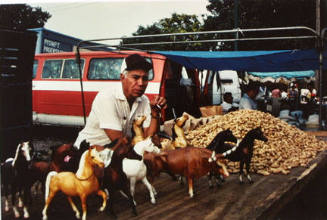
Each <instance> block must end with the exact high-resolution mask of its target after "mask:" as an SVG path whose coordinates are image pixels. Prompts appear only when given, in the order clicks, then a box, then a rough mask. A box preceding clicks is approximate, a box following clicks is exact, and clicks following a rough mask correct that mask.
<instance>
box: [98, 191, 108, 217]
mask: <svg viewBox="0 0 327 220" xmlns="http://www.w3.org/2000/svg"><path fill="white" fill-rule="evenodd" d="M97 194H98V195H99V196H101V197H102V199H103V202H102V206H101V207H100V208H99V211H100V212H103V211H104V209H105V208H106V206H107V198H108V196H107V193H105V192H104V191H102V190H99V191H98V192H97Z"/></svg>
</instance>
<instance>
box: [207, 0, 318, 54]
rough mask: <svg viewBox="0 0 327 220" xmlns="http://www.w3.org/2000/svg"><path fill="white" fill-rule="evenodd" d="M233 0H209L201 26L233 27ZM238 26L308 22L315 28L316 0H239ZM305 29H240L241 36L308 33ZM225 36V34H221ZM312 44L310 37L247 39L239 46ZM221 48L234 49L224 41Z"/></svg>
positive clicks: (252, 26)
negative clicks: (275, 30) (206, 13)
mask: <svg viewBox="0 0 327 220" xmlns="http://www.w3.org/2000/svg"><path fill="white" fill-rule="evenodd" d="M235 2H236V1H234V0H209V5H207V10H208V11H209V12H210V13H211V15H209V16H207V19H206V20H205V23H204V27H203V29H204V30H222V29H225V30H226V29H233V28H234V27H235V22H234V20H235V14H234V8H235V5H234V3H235ZM238 2H239V5H238V15H237V17H238V27H239V28H241V29H242V28H243V29H245V28H271V27H289V26H307V27H310V28H312V29H315V18H316V16H315V13H316V11H315V10H316V9H315V6H316V5H315V2H316V1H315V0H287V1H285V0H269V1H265V0H238ZM309 33H310V32H308V31H294V30H293V31H280V32H261V33H259V32H257V33H243V35H241V37H268V36H295V35H300V34H302V35H309ZM224 37H226V35H225V36H224ZM306 47H314V41H313V40H278V41H276V40H274V41H254V42H250V41H246V42H241V43H239V49H240V50H262V49H294V48H306ZM223 49H225V50H228V49H233V45H232V44H224V45H223Z"/></svg>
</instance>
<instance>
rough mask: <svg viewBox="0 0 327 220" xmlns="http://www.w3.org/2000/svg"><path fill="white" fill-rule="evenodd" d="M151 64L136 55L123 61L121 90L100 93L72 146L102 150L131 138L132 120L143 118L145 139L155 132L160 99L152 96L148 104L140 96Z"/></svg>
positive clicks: (164, 100) (160, 106)
mask: <svg viewBox="0 0 327 220" xmlns="http://www.w3.org/2000/svg"><path fill="white" fill-rule="evenodd" d="M150 69H152V64H151V63H149V62H147V61H146V60H145V58H144V57H142V56H140V55H139V54H132V55H129V56H128V57H126V58H125V59H124V61H123V64H122V68H121V74H120V79H121V86H120V87H119V88H118V89H116V90H114V91H113V90H112V89H111V90H110V89H109V88H108V89H106V90H103V91H100V92H99V93H98V94H97V96H96V97H95V99H94V101H93V103H92V108H91V112H90V114H89V117H88V119H87V122H86V125H85V127H84V129H83V130H81V131H80V132H79V134H78V137H77V139H76V141H75V143H74V146H75V147H76V148H78V149H79V146H80V143H81V142H82V141H83V140H86V141H87V142H89V143H90V144H91V145H100V146H104V145H106V144H109V143H111V142H112V141H113V140H115V139H117V138H122V137H128V138H131V137H132V131H131V129H132V126H133V120H134V118H136V117H137V116H141V115H145V116H146V120H145V121H144V122H143V127H144V131H145V136H150V135H153V134H154V133H156V132H157V131H158V127H159V117H160V110H161V109H164V108H166V107H167V105H166V99H165V98H164V97H160V96H156V97H154V98H153V99H152V100H151V101H149V99H148V98H147V96H145V95H144V92H145V90H146V88H147V86H148V72H149V70H150Z"/></svg>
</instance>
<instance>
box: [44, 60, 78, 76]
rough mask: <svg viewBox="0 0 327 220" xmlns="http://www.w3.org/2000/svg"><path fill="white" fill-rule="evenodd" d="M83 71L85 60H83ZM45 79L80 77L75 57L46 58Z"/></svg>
mask: <svg viewBox="0 0 327 220" xmlns="http://www.w3.org/2000/svg"><path fill="white" fill-rule="evenodd" d="M81 66H82V72H83V67H84V60H81ZM42 78H43V79H78V78H79V70H78V65H77V63H76V61H75V59H67V60H63V59H60V60H46V61H45V62H44V67H43V71H42Z"/></svg>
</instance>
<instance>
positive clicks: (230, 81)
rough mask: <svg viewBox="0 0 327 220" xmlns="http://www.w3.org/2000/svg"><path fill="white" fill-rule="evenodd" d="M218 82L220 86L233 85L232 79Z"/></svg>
mask: <svg viewBox="0 0 327 220" xmlns="http://www.w3.org/2000/svg"><path fill="white" fill-rule="evenodd" d="M220 81H221V83H222V84H233V80H232V79H221V80H220Z"/></svg>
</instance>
